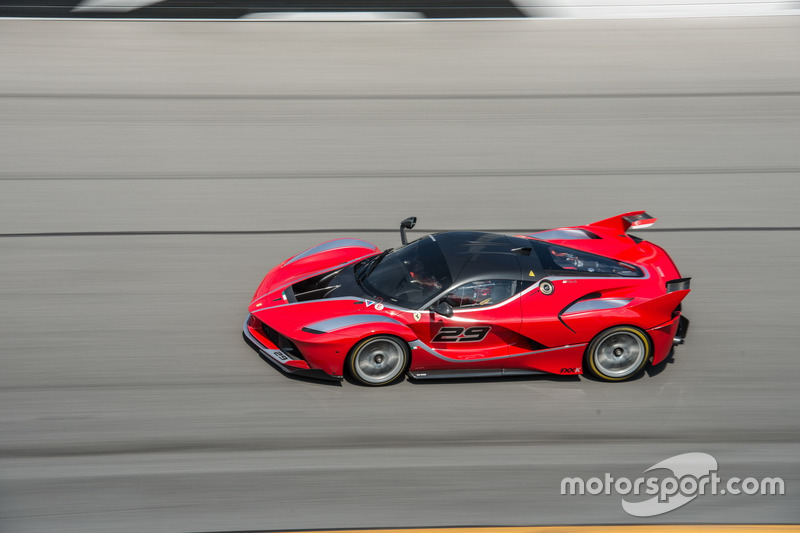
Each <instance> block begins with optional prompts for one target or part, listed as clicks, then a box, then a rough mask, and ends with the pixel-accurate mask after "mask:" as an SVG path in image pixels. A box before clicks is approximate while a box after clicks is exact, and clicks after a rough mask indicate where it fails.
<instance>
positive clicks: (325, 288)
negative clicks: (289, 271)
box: [292, 269, 342, 302]
mask: <svg viewBox="0 0 800 533" xmlns="http://www.w3.org/2000/svg"><path fill="white" fill-rule="evenodd" d="M341 271H342V269H338V270H334V271H332V272H325V273H323V274H319V275H317V276H313V277H311V278H308V279H304V280H303V281H298V282H297V283H295V284H293V285H292V291H293V292H294V297H295V299H296V300H297V301H298V302H307V301H309V300H321V299H322V298H325V297H326V296H327V295H328V294H329V293H330V292H331V291H333V290H335V289H338V288H339V285H332V284H331V282H332V281H333V280H334V278H335V277H336V275H337V274H338V273H339V272H341Z"/></svg>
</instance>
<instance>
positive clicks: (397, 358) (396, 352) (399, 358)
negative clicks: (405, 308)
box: [347, 335, 410, 387]
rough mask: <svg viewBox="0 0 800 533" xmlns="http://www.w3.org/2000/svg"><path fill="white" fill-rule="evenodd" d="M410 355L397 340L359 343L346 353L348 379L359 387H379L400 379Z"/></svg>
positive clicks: (377, 338)
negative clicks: (360, 385) (357, 383)
mask: <svg viewBox="0 0 800 533" xmlns="http://www.w3.org/2000/svg"><path fill="white" fill-rule="evenodd" d="M409 362H410V355H409V349H408V345H407V344H406V343H405V342H403V341H402V340H400V339H398V338H397V337H392V336H389V335H377V336H375V337H367V338H366V339H364V340H362V341H359V342H358V343H357V344H356V345H355V346H354V347H353V350H352V351H351V353H350V357H349V358H348V363H347V367H348V369H349V371H350V375H351V376H352V377H353V379H355V380H356V381H357V382H359V383H360V384H362V385H368V386H370V387H380V386H382V385H389V384H390V383H394V382H395V381H399V380H401V379H402V378H403V375H404V373H405V371H406V369H407V368H408V365H409Z"/></svg>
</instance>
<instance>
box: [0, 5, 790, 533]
mask: <svg viewBox="0 0 800 533" xmlns="http://www.w3.org/2000/svg"><path fill="white" fill-rule="evenodd" d="M798 44H800V20H799V19H797V18H778V17H772V18H763V19H756V18H753V19H727V20H726V19H717V20H703V19H684V20H665V21H626V22H615V21H596V22H578V21H519V22H513V23H512V22H508V23H506V22H491V23H487V22H482V23H479V22H473V23H446V24H442V23H399V24H387V25H382V24H251V23H232V24H199V23H198V24H196V23H173V24H167V23H142V22H128V23H125V22H122V23H109V22H102V23H100V22H89V23H74V22H73V23H66V22H41V21H40V22H32V21H15V22H12V21H0V72H3V75H2V76H0V141H2V142H0V234H1V235H0V302H1V303H0V365H2V366H0V369H1V370H2V371H0V530H2V531H4V532H6V531H12V532H17V531H36V532H39V531H64V532H71V531H74V532H78V531H80V532H88V531H212V530H253V529H259V530H264V529H280V528H291V529H299V528H337V527H340V528H358V527H426V526H428V527H430V526H444V525H467V526H469V525H548V524H592V523H599V524H609V523H611V524H613V523H629V522H630V523H642V520H641V519H636V518H633V517H630V516H628V515H626V514H625V513H624V511H623V510H622V508H621V506H620V497H619V496H614V495H609V496H606V495H600V496H588V495H587V496H583V497H577V496H562V495H560V493H559V492H560V480H561V479H562V478H563V477H566V476H582V477H585V478H588V477H591V476H596V475H600V476H602V474H603V473H605V472H609V473H612V474H613V475H614V476H617V477H618V476H628V477H631V478H635V477H637V476H640V475H642V472H643V471H644V470H645V469H646V468H648V467H650V466H651V465H653V464H655V463H657V462H659V461H661V460H663V459H666V458H668V457H671V456H673V455H676V454H679V453H686V452H705V453H709V454H711V455H713V456H714V457H715V458H716V459H717V461H718V462H719V465H720V471H719V474H720V475H721V476H722V477H723V478H729V477H732V476H739V477H746V476H754V477H757V478H762V477H767V476H781V477H782V478H783V479H784V480H785V483H786V494H785V495H784V496H731V495H727V496H716V497H711V496H701V497H698V498H697V499H696V500H695V501H693V502H691V503H689V504H688V505H686V506H685V507H683V508H681V509H678V510H676V511H673V512H671V513H668V514H666V515H663V516H660V517H655V518H653V519H649V521H650V522H653V523H692V522H699V523H720V522H721V523H736V522H740V523H753V522H756V523H762V522H763V523H796V522H798V521H800V510H799V509H800V500H799V498H798V494H800V493H798V487H800V445H799V444H798V442H799V441H800V417H798V414H799V413H798V407H800V387H798V378H800V365H798V356H799V355H800V354H799V353H798V344H799V343H798V340H799V339H800V334H799V333H798V324H799V323H800V306H799V305H798V301H800V284H799V283H798V280H800V215H798V212H797V202H798V199H800V183H799V182H798V178H800V149H798V146H800V145H799V144H798V139H800V55H799V52H798V50H800V46H798ZM634 209H647V210H648V211H649V212H650V213H652V214H654V215H656V216H657V217H659V222H658V224H657V226H656V228H655V229H654V230H653V232H652V233H650V234H647V235H645V234H644V232H642V233H641V235H642V236H646V237H648V238H649V239H650V240H653V241H654V242H656V243H658V244H660V245H663V246H664V247H665V248H666V249H667V250H669V252H670V253H671V255H672V256H673V258H674V259H675V261H676V263H677V264H678V265H679V267H680V268H681V270H682V273H683V274H684V275H687V276H691V277H692V278H693V285H692V288H693V292H692V294H691V295H690V296H689V298H688V299H687V301H686V305H685V311H686V313H687V315H688V316H689V317H690V318H691V320H692V327H691V330H690V336H689V338H688V342H687V344H686V345H685V346H682V347H679V348H678V349H677V350H676V352H675V355H674V357H673V358H671V359H670V360H669V361H668V363H667V364H665V365H662V366H660V367H658V368H656V369H653V370H652V371H650V372H648V373H647V374H646V375H644V376H643V377H642V378H641V379H638V380H636V381H633V382H630V383H624V384H601V383H597V382H594V381H591V380H588V379H585V378H562V377H531V378H526V379H505V380H477V381H443V382H425V383H422V382H411V381H405V382H403V383H400V384H398V385H395V386H391V387H388V388H382V389H371V388H364V387H359V386H356V385H353V384H351V383H347V382H345V383H344V384H342V385H332V384H325V383H317V382H312V381H301V380H295V379H289V378H287V377H286V376H284V375H282V374H281V373H279V372H278V371H277V370H275V369H273V368H272V367H271V366H269V365H268V364H267V363H265V362H264V361H263V360H261V359H260V358H259V357H258V356H257V355H256V353H255V352H253V351H252V350H251V349H250V348H248V347H247V346H246V345H245V343H244V342H243V341H242V338H241V329H240V328H241V324H242V321H243V319H244V313H245V310H246V306H247V303H248V300H249V298H250V296H251V294H252V292H253V291H254V289H255V287H256V285H257V283H258V281H259V280H260V278H261V276H263V274H264V273H265V272H266V271H267V269H268V268H270V267H271V266H272V265H274V264H275V263H277V262H279V261H280V260H282V259H284V258H286V257H288V256H290V255H292V254H293V253H296V252H298V251H301V250H303V249H305V248H307V247H309V246H311V245H313V244H315V243H317V242H320V241H323V240H327V239H329V238H331V236H332V235H339V234H343V235H349V236H355V237H360V238H365V239H368V240H372V241H373V242H375V243H376V244H378V245H379V246H381V247H386V246H394V245H396V244H397V243H398V242H399V236H398V235H397V234H396V233H395V232H394V228H395V227H396V226H397V223H398V222H399V220H401V219H402V218H404V217H406V216H408V215H417V216H418V217H419V220H420V222H419V227H420V229H421V230H432V229H456V228H475V229H504V230H510V231H524V230H528V229H538V228H545V227H554V226H559V225H568V224H575V223H585V222H590V221H593V220H597V219H600V218H604V217H606V216H610V215H614V214H617V213H621V212H624V211H628V210H634ZM656 230H658V231H656Z"/></svg>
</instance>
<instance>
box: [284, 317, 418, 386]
mask: <svg viewBox="0 0 800 533" xmlns="http://www.w3.org/2000/svg"><path fill="white" fill-rule="evenodd" d="M374 335H393V336H395V337H399V338H400V339H402V340H403V341H405V342H411V341H414V340H417V336H416V335H414V332H413V331H411V329H410V328H409V327H408V326H406V325H405V324H403V323H402V322H400V321H398V320H395V319H393V318H391V317H388V316H385V315H368V314H364V315H348V316H342V317H336V318H332V319H328V320H321V321H317V322H314V323H311V324H308V325H306V326H304V327H303V328H301V329H300V331H298V332H297V335H296V337H295V339H294V341H295V344H296V345H297V348H298V349H299V350H300V353H302V354H303V357H304V358H305V359H306V361H308V363H309V365H310V366H311V367H312V368H320V369H322V370H324V371H325V372H327V373H328V374H331V375H335V376H341V375H343V374H344V364H345V360H346V359H347V356H348V354H349V353H350V350H351V349H352V348H353V346H355V345H356V343H357V342H359V341H361V340H362V339H365V338H367V337H372V336H374Z"/></svg>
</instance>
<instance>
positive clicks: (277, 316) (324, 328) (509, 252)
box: [244, 211, 690, 386]
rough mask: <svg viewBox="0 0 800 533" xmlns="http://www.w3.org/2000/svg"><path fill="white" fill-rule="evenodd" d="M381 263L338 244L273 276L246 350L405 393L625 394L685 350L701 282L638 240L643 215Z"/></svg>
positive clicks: (443, 241)
mask: <svg viewBox="0 0 800 533" xmlns="http://www.w3.org/2000/svg"><path fill="white" fill-rule="evenodd" d="M415 222H416V219H415V218H414V217H411V218H408V219H406V220H404V221H403V223H402V224H401V228H400V232H401V240H402V243H403V245H402V246H401V247H398V248H397V249H392V248H389V249H387V250H384V251H380V250H379V249H378V248H376V247H375V246H374V245H372V244H370V243H368V242H366V241H363V240H360V239H354V238H343V239H335V240H332V241H328V242H325V243H322V244H319V245H317V246H314V247H313V248H310V249H309V250H306V251H305V252H302V253H300V254H298V255H295V256H293V257H291V258H289V259H287V260H286V261H284V262H283V263H281V264H280V265H278V266H276V267H275V268H273V269H272V270H271V271H270V272H269V273H268V274H267V275H266V277H265V278H264V280H263V281H262V282H261V284H260V285H259V287H258V289H257V290H256V293H255V295H254V296H253V299H252V302H251V303H250V306H249V313H248V316H247V319H246V321H245V324H244V337H245V339H246V341H247V342H248V343H249V344H250V345H251V346H253V347H254V348H255V349H256V350H257V351H259V352H260V353H261V354H262V356H263V357H264V358H265V359H267V360H268V361H270V362H272V363H273V364H275V366H277V367H278V368H280V369H281V370H283V371H284V372H287V373H290V374H298V375H304V376H308V377H317V378H323V379H336V380H340V379H342V378H343V377H344V376H345V375H346V374H348V375H350V376H351V377H352V378H353V380H355V381H356V382H359V383H361V384H364V385H373V386H376V385H387V384H390V383H393V382H396V381H399V380H401V379H403V376H405V375H406V374H407V375H409V376H411V377H412V378H415V379H430V378H453V377H470V376H474V377H487V376H515V375H523V374H541V373H550V374H559V375H576V374H589V375H591V376H593V377H594V378H596V379H599V380H602V381H624V380H627V379H630V378H633V377H635V376H637V375H638V374H640V373H641V372H642V370H643V369H644V368H645V366H647V365H648V364H658V363H660V362H661V361H663V360H664V359H665V358H666V357H667V356H668V355H669V353H670V351H671V350H672V348H673V346H674V345H676V344H682V343H683V340H684V337H685V336H686V332H687V330H688V326H689V321H688V320H687V319H686V318H685V317H684V316H683V315H682V314H681V302H682V301H683V299H684V298H685V297H686V295H687V294H688V293H689V290H690V289H689V281H690V280H689V278H684V277H681V274H680V273H679V272H678V269H677V267H676V266H675V264H674V263H673V262H672V260H671V259H670V257H669V255H667V253H666V252H665V251H664V250H662V249H661V248H659V247H658V246H656V245H655V244H652V243H650V242H647V241H645V240H642V239H640V238H639V237H636V236H634V235H629V234H628V233H627V232H628V230H630V229H641V228H644V227H646V226H648V225H651V224H652V223H653V222H655V219H654V218H652V217H650V216H649V215H648V214H647V213H645V212H644V211H637V212H632V213H625V214H622V215H619V216H615V217H612V218H608V219H605V220H601V221H598V222H594V223H592V224H588V225H585V226H573V227H565V228H557V229H552V230H547V231H540V232H536V233H531V234H527V235H515V236H510V235H501V234H496V233H486V232H477V231H448V232H442V233H435V234H431V235H426V236H424V237H422V238H420V239H417V240H416V241H414V242H411V243H407V242H406V234H405V232H406V230H407V229H411V228H413V227H414V224H415Z"/></svg>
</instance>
